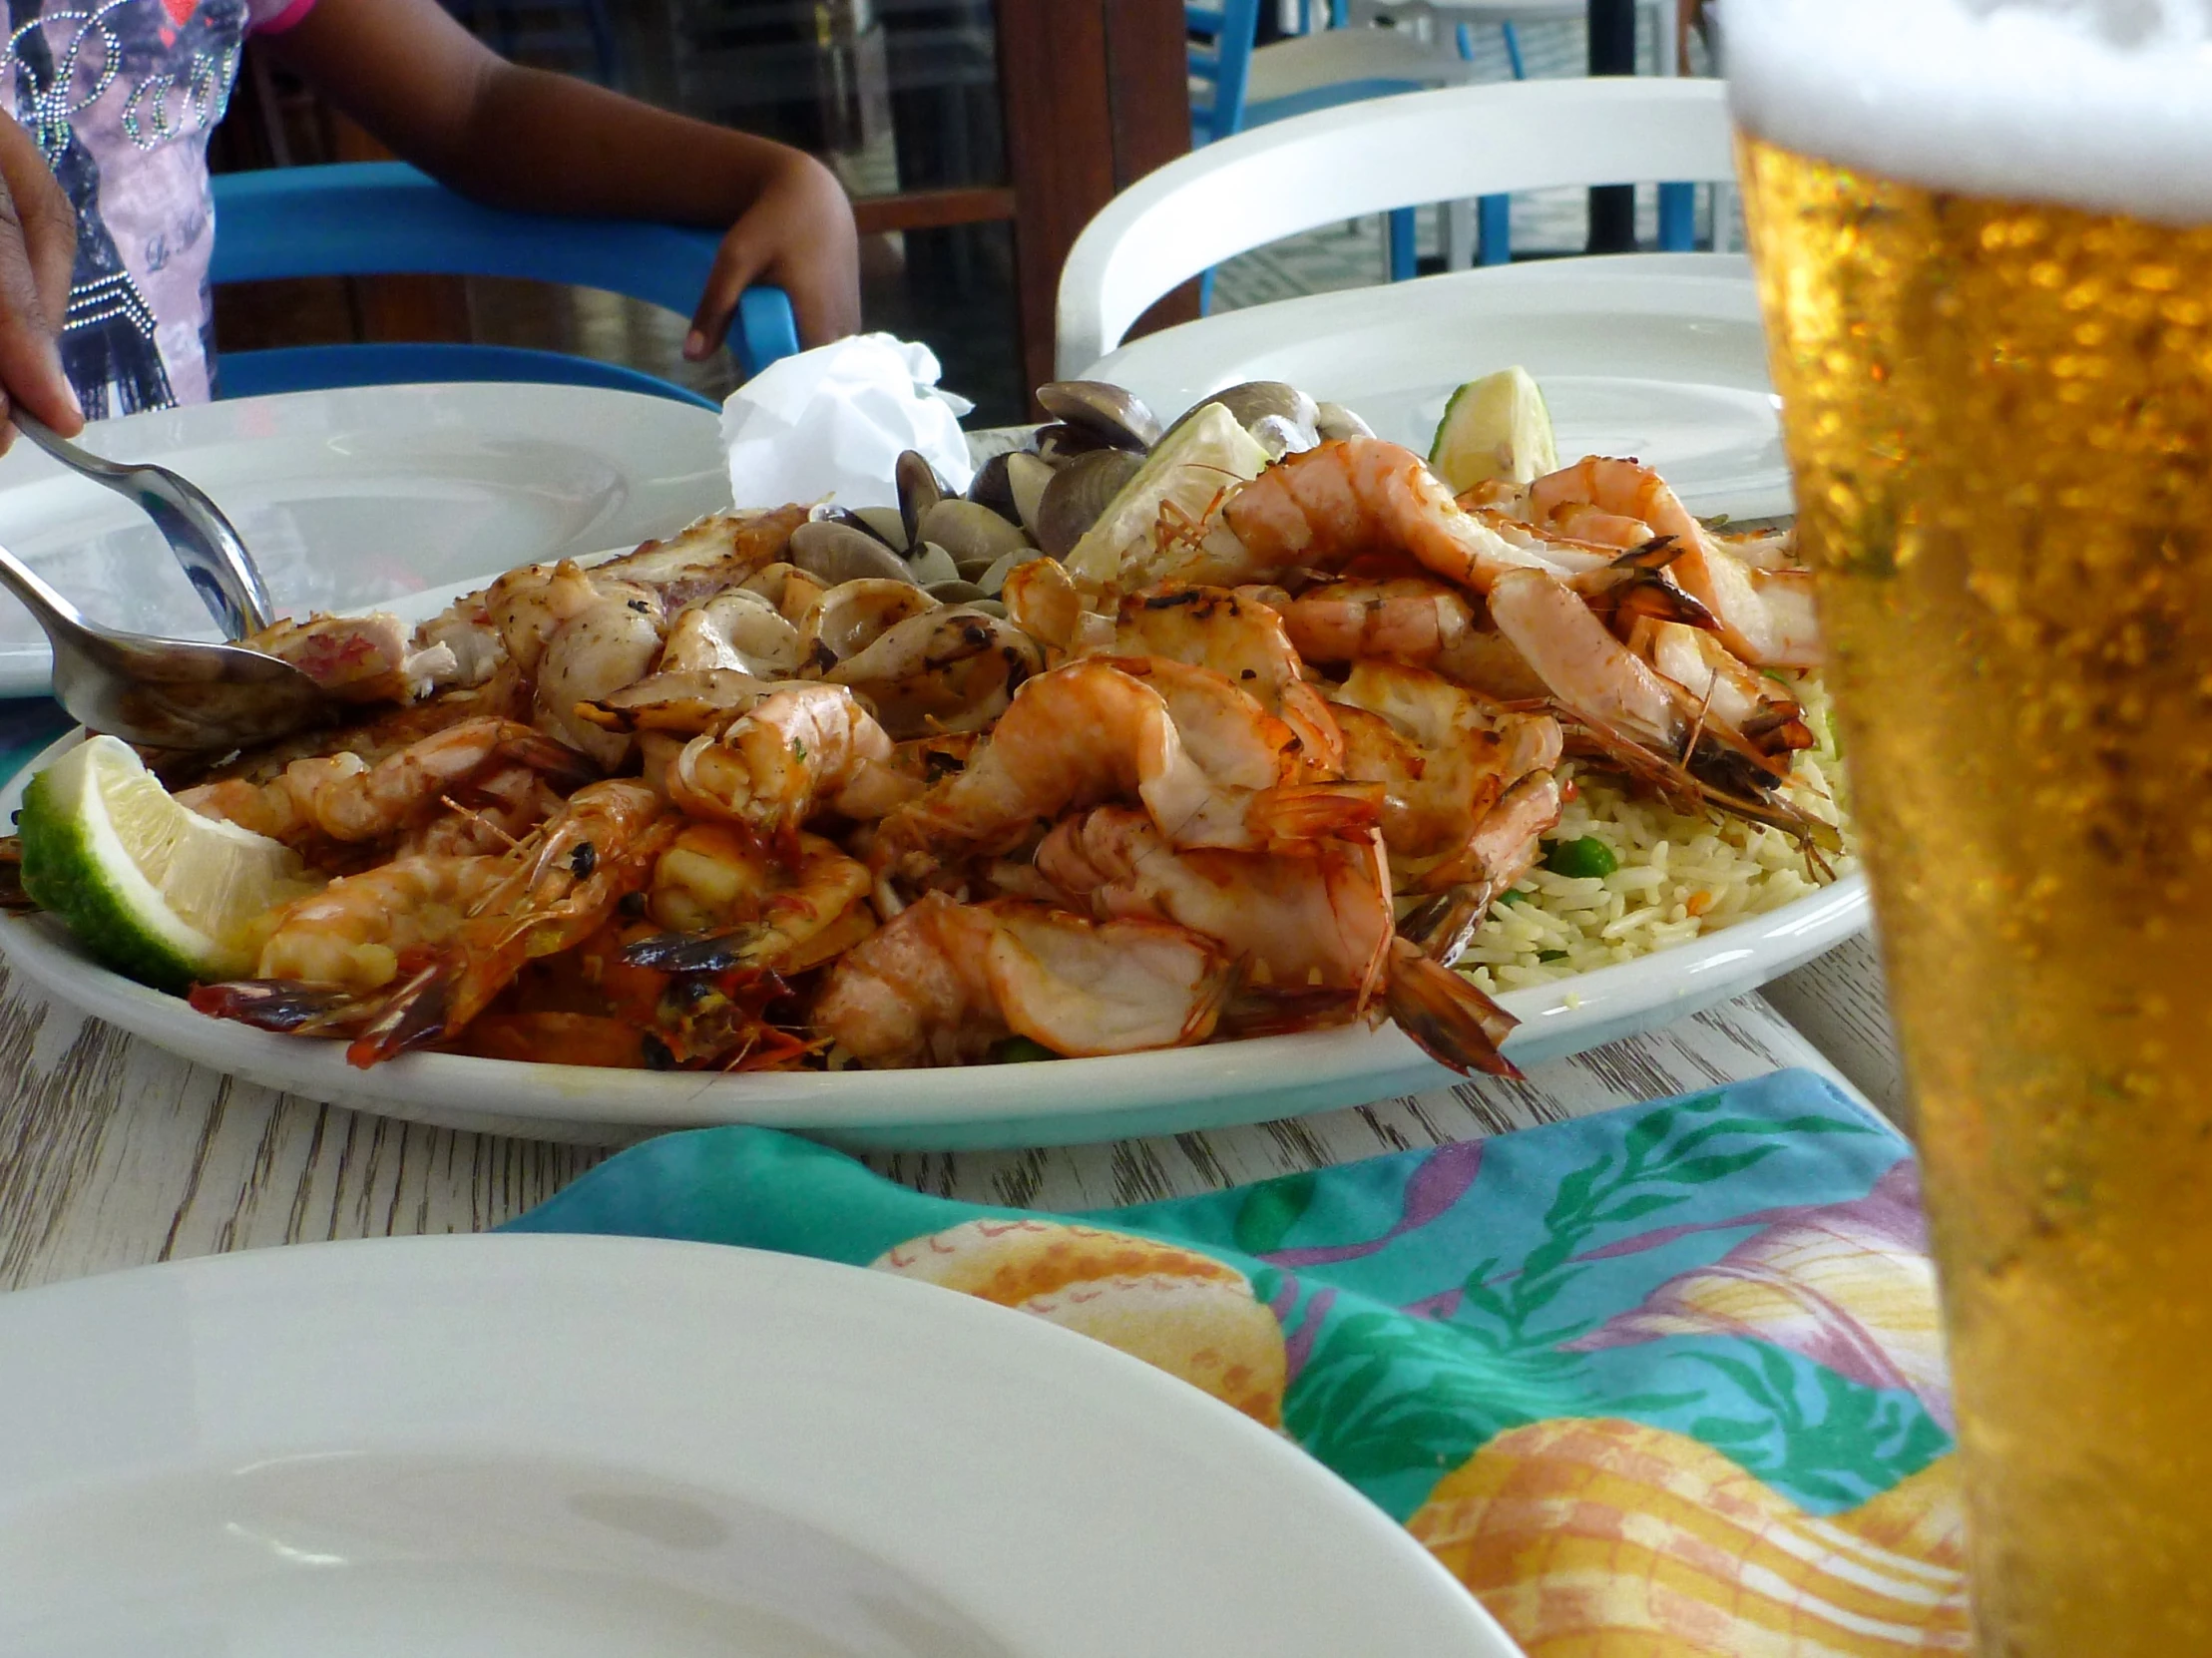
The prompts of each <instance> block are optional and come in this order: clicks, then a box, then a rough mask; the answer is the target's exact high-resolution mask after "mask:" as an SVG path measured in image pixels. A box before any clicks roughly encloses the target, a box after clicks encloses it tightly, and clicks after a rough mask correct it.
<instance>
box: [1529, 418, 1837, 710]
mask: <svg viewBox="0 0 2212 1658" xmlns="http://www.w3.org/2000/svg"><path fill="white" fill-rule="evenodd" d="M1528 504H1529V512H1530V514H1531V517H1532V519H1533V521H1534V522H1536V523H1538V524H1540V525H1548V526H1550V527H1552V528H1556V529H1559V530H1564V531H1566V532H1567V533H1569V534H1571V535H1575V536H1580V537H1584V538H1586V539H1588V540H1590V541H1596V542H1603V543H1607V544H1609V545H1612V546H1616V547H1638V546H1641V545H1643V544H1644V543H1646V542H1649V541H1650V540H1652V539H1653V538H1654V537H1657V536H1665V537H1668V538H1670V539H1671V540H1672V542H1673V543H1674V545H1675V546H1676V547H1677V548H1678V549H1679V550H1680V552H1679V556H1678V557H1676V558H1675V560H1674V561H1673V562H1672V563H1671V564H1670V565H1669V566H1668V571H1669V573H1670V574H1671V575H1672V576H1673V578H1674V580H1675V581H1676V582H1677V583H1679V584H1680V586H1681V587H1682V589H1683V590H1684V591H1685V592H1687V593H1688V594H1689V595H1690V596H1691V597H1692V598H1693V599H1695V600H1697V601H1698V603H1699V604H1701V605H1702V606H1703V607H1704V608H1705V609H1706V610H1707V611H1708V612H1710V613H1711V615H1712V617H1713V619H1714V623H1715V625H1716V627H1717V628H1718V630H1719V632H1720V636H1721V641H1722V642H1723V643H1725V644H1726V645H1727V646H1728V648H1729V649H1730V650H1731V651H1733V652H1734V653H1735V654H1736V655H1737V656H1739V657H1741V658H1742V659H1743V660H1744V661H1746V662H1748V663H1750V664H1751V665H1752V666H1753V667H1800V668H1810V667H1818V666H1819V665H1820V661H1821V647H1820V627H1819V623H1818V622H1817V620H1816V619H1815V617H1814V615H1813V584H1812V577H1811V575H1810V574H1809V573H1807V572H1805V571H1801V570H1764V569H1759V568H1757V567H1755V566H1753V565H1751V564H1749V563H1747V562H1745V561H1744V560H1743V559H1740V558H1738V557H1737V556H1736V555H1735V554H1733V553H1731V552H1730V551H1729V550H1728V548H1727V547H1726V545H1725V544H1723V543H1722V542H1720V541H1719V540H1717V539H1716V538H1715V537H1714V536H1713V535H1712V534H1711V532H1709V531H1708V530H1706V528H1705V527H1704V526H1703V525H1702V524H1700V523H1698V522H1697V520H1696V519H1695V518H1693V517H1692V516H1691V515H1690V512H1689V509H1687V508H1686V507H1684V506H1683V505H1682V503H1681V501H1680V500H1679V499H1678V498H1677V497H1676V496H1675V493H1674V492H1673V490H1671V489H1669V488H1668V487H1667V485H1666V483H1665V481H1664V480H1662V479H1661V478H1660V477H1659V475H1658V474H1657V473H1656V472H1653V471H1652V470H1651V469H1650V468H1649V467H1647V466H1642V465H1639V464H1638V463H1636V462H1634V461H1622V460H1609V459H1606V458H1604V457H1602V456H1596V455H1592V456H1590V457H1588V458H1587V459H1585V460H1582V461H1578V462H1576V463H1575V464H1574V465H1573V466H1570V467H1562V468H1561V469H1560V470H1559V471H1557V472H1553V473H1550V474H1548V476H1546V477H1543V478H1539V479H1538V480H1537V481H1536V482H1535V483H1534V484H1532V485H1530V486H1529V503H1528Z"/></svg>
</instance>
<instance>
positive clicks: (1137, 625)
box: [1113, 584, 1344, 771]
mask: <svg viewBox="0 0 2212 1658" xmlns="http://www.w3.org/2000/svg"><path fill="white" fill-rule="evenodd" d="M1113 649H1114V651H1115V653H1116V654H1119V655H1124V656H1159V657H1165V658H1166V659H1168V660H1170V661H1176V662H1187V663H1189V664H1190V665H1192V666H1194V667H1205V668H1211V669H1212V670H1213V671H1214V672H1216V673H1219V674H1221V675H1223V676H1224V677H1226V678H1228V679H1230V680H1232V681H1234V682H1235V683H1236V684H1237V685H1238V686H1240V687H1241V688H1243V689H1244V690H1247V691H1249V692H1251V694H1252V695H1253V696H1255V697H1257V698H1258V699H1259V702H1260V704H1261V706H1263V707H1265V708H1266V709H1267V710H1268V711H1269V712H1270V713H1272V714H1274V715H1275V716H1276V717H1277V718H1279V719H1281V720H1282V722H1283V723H1284V724H1285V725H1287V726H1289V727H1290V729H1291V730H1292V731H1293V732H1294V733H1295V734H1296V735H1297V738H1298V743H1299V747H1300V748H1301V749H1302V750H1303V752H1304V755H1305V758H1306V759H1307V760H1308V761H1309V762H1311V763H1312V764H1313V765H1315V766H1319V767H1321V768H1323V769H1324V770H1328V771H1338V770H1341V769H1342V768H1343V763H1344V739H1343V737H1342V735H1341V734H1340V733H1339V732H1338V730H1337V728H1336V720H1335V718H1334V716H1332V715H1331V714H1330V712H1329V705H1328V703H1327V701H1326V700H1325V699H1324V698H1323V697H1322V695H1321V693H1320V692H1319V691H1317V690H1315V689H1314V687H1313V686H1312V685H1310V684H1308V683H1307V682H1306V677H1305V663H1304V661H1303V660H1302V659H1301V658H1300V657H1299V654H1298V650H1297V647H1296V646H1295V645H1293V644H1292V643H1291V640H1290V634H1289V633H1288V632H1287V631H1286V630H1285V628H1284V626H1283V621H1282V618H1281V617H1279V616H1277V615H1276V613H1275V611H1274V610H1273V609H1272V608H1271V607H1270V606H1269V605H1268V604H1267V603H1266V601H1265V599H1263V598H1262V597H1260V596H1259V595H1258V594H1257V593H1254V594H1250V595H1240V594H1235V593H1231V592H1230V591H1229V590H1228V589H1226V588H1205V587H1191V586H1186V585H1174V584H1170V585H1166V586H1161V587H1156V588H1152V589H1149V590H1147V591H1146V592H1144V593H1140V594H1136V595H1133V596H1131V597H1130V598H1128V599H1124V600H1123V601H1122V602H1121V616H1120V620H1119V622H1117V623H1116V624H1115V626H1114V630H1113Z"/></svg>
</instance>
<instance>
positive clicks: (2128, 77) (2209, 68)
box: [1722, 0, 2212, 224]
mask: <svg viewBox="0 0 2212 1658" xmlns="http://www.w3.org/2000/svg"><path fill="white" fill-rule="evenodd" d="M1722 50H1723V55H1724V57H1725V59H1726V63H1727V69H1728V75H1729V82H1730V98H1731V102H1732V103H1733V105H1734V108H1735V111H1736V117H1737V119H1738V120H1739V121H1740V122H1741V123H1742V124H1743V125H1744V126H1745V127H1747V128H1749V129H1750V130H1751V131H1752V132H1755V133H1757V134H1758V135H1759V136H1760V137H1762V138H1765V139H1767V140H1769V141H1771V142H1773V143H1775V144H1779V145H1781V146H1783V147H1784V148H1786V149H1789V150H1794V151H1796V152H1798V153H1800V154H1803V155H1810V156H1820V157H1824V158H1826V159H1827V160H1829V161H1834V162H1841V163H1844V164H1846V165H1848V166H1852V167H1856V168H1862V169H1865V170H1866V171H1868V172H1872V173H1879V174H1883V175H1886V176H1887V177H1889V178H1893V179H1901V180H1904V181H1906V182H1908V183H1911V184H1917V185H1925V186H1927V187H1929V188H1931V189H1936V190H1947V191H1958V192H1961V193H1964V194H1967V195H1972V196H1987V197H2000V198H2008V199H2010V200H2013V201H2023V202H2049V203H2056V204H2061V205H2064V206H2068V207H2083V208H2087V209H2090V210H2092V211H2104V212H2121V213H2131V214H2134V215H2135V216H2137V217H2140V218H2149V219H2155V220H2158V221H2161V222H2165V223H2183V224H2189V223H2203V222H2207V221H2212V3H2208V0H1725V6H1724V11H1723V18H1722Z"/></svg>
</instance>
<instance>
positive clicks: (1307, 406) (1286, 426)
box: [1168, 380, 1321, 461]
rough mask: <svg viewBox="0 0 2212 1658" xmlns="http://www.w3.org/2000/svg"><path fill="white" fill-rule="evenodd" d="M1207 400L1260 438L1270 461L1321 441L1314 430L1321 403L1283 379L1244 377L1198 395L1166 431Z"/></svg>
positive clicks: (1194, 412) (1203, 404)
mask: <svg viewBox="0 0 2212 1658" xmlns="http://www.w3.org/2000/svg"><path fill="white" fill-rule="evenodd" d="M1208 403H1218V404H1220V405H1221V407H1223V408H1224V409H1226V410H1228V411H1229V418H1230V419H1232V420H1234V421H1235V422H1236V423H1237V424H1238V425H1239V426H1241V427H1243V428H1244V429H1245V430H1246V431H1247V432H1249V433H1251V434H1252V436H1253V437H1254V438H1256V439H1258V440H1259V445H1260V447H1261V448H1262V449H1265V450H1266V451H1267V454H1268V458H1269V459H1270V460H1278V461H1279V460H1281V459H1282V458H1283V456H1285V455H1286V454H1289V453H1291V452H1293V451H1295V450H1300V449H1311V448H1313V447H1314V446H1315V445H1316V444H1318V443H1319V442H1320V441H1321V436H1320V433H1319V432H1318V431H1317V430H1316V429H1315V427H1316V422H1317V421H1318V420H1319V418H1320V405H1319V404H1317V403H1315V402H1314V400H1313V399H1312V398H1310V397H1308V396H1307V395H1306V394H1305V393H1304V392H1302V391H1300V390H1299V389H1298V388H1297V387H1296V386H1293V385H1290V384H1288V383H1287V382H1285V381H1282V380H1246V381H1244V382H1243V383H1242V384H1241V385H1234V386H1230V387H1228V388H1227V389H1225V390H1222V391H1217V392H1215V393H1214V394H1213V395H1212V396H1211V397H1207V398H1201V399H1200V400H1199V401H1198V402H1196V403H1194V404H1192V405H1191V406H1190V407H1189V408H1187V409H1185V410H1183V412H1182V413H1181V415H1179V416H1178V417H1177V418H1176V420H1175V425H1174V426H1170V427H1169V428H1168V430H1169V431H1173V430H1175V428H1176V427H1179V426H1181V425H1182V424H1183V423H1184V422H1185V421H1187V420H1189V418H1190V417H1191V416H1192V415H1194V414H1196V413H1197V412H1198V411H1199V410H1200V409H1202V408H1204V407H1205V406H1206V405H1207V404H1208Z"/></svg>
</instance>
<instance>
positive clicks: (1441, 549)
mask: <svg viewBox="0 0 2212 1658" xmlns="http://www.w3.org/2000/svg"><path fill="white" fill-rule="evenodd" d="M1217 513H1218V516H1217V519H1216V520H1215V521H1214V522H1211V523H1210V524H1209V525H1208V527H1207V529H1206V531H1205V533H1204V536H1203V538H1202V540H1201V542H1200V544H1199V546H1198V547H1197V548H1196V549H1195V550H1194V551H1193V552H1192V553H1191V554H1189V555H1187V556H1186V557H1185V559H1184V560H1183V562H1182V564H1181V566H1180V567H1179V568H1171V569H1169V570H1167V571H1166V572H1165V573H1164V580H1167V581H1180V582H1213V583H1220V584H1222V585H1225V586H1232V587H1233V586H1236V585H1239V584H1242V583H1247V582H1265V581H1269V580H1272V579H1273V578H1274V577H1275V576H1276V575H1277V574H1279V573H1283V572H1287V571H1293V570H1303V571H1310V572H1324V573H1325V572H1329V571H1334V570H1338V569H1341V568H1342V567H1343V566H1345V565H1346V564H1348V563H1350V562H1351V561H1352V560H1353V559H1355V558H1358V557H1360V556H1361V555H1364V554H1372V553H1385V552H1398V553H1403V554H1406V555H1408V556H1409V557H1411V558H1413V559H1414V560H1416V561H1417V562H1419V564H1420V565H1421V566H1422V567H1423V568H1424V569H1426V570H1428V571H1431V572H1433V573H1434V574H1435V575H1438V576H1441V577H1442V578H1443V579H1444V580H1445V581H1447V582H1452V583H1456V584H1457V585H1459V586H1461V587H1464V588H1471V589H1473V590H1474V591H1475V592H1477V593H1487V592H1489V591H1490V587H1491V584H1492V583H1494V582H1496V581H1497V580H1498V578H1499V577H1501V576H1503V575H1505V574H1506V573H1507V572H1509V571H1514V570H1531V569H1534V570H1545V571H1552V572H1558V571H1559V570H1560V569H1561V567H1560V566H1559V565H1557V564H1556V563H1555V562H1554V561H1552V560H1551V559H1549V558H1548V557H1546V556H1545V555H1544V554H1543V553H1541V552H1539V551H1534V550H1531V549H1529V548H1524V547H1520V546H1517V545H1515V543H1513V542H1510V541H1508V540H1507V539H1506V538H1505V537H1503V536H1501V535H1500V534H1498V532H1497V531H1495V530H1493V529H1491V528H1490V527H1489V526H1488V525H1486V524H1484V523H1483V522H1482V520H1480V519H1478V518H1476V517H1475V516H1474V515H1472V514H1470V513H1468V512H1467V511H1465V510H1464V509H1463V508H1462V507H1461V506H1460V505H1459V503H1458V502H1456V501H1455V500H1453V498H1452V492H1451V491H1450V490H1449V489H1447V488H1446V487H1445V486H1444V485H1443V484H1442V483H1441V482H1439V481H1438V479H1437V477H1436V475H1435V474H1434V473H1432V472H1431V471H1430V470H1429V469H1428V467H1427V466H1425V465H1424V464H1423V463H1422V460H1421V457H1420V456H1418V455H1416V454H1415V453H1414V452H1413V451H1412V450H1410V449H1403V448H1400V447H1399V446H1398V445H1397V444H1395V443H1385V442H1384V441H1383V440H1382V439H1380V438H1348V439H1345V440H1343V441H1341V442H1337V443H1325V444H1323V445H1321V447H1320V448H1318V449H1308V450H1305V451H1304V452H1302V453H1300V454H1294V455H1286V456H1284V457H1283V458H1282V459H1281V460H1280V461H1277V462H1276V463H1275V464H1274V465H1273V466H1271V467H1269V468H1268V469H1267V470H1266V471H1265V472H1262V473H1261V474H1260V475H1259V476H1258V477H1257V478H1254V479H1252V480H1251V481H1250V482H1249V483H1245V484H1240V485H1238V486H1237V487H1236V488H1235V489H1234V490H1233V491H1231V492H1230V493H1229V494H1228V495H1227V497H1226V499H1225V500H1224V502H1223V504H1222V505H1221V507H1220V508H1219V509H1218V510H1217Z"/></svg>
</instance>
